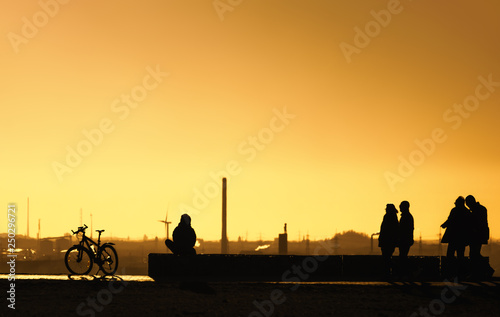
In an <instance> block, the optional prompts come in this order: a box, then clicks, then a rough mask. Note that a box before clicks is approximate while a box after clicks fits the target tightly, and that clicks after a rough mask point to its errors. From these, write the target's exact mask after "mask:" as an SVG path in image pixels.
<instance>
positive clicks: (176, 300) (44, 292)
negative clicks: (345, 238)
mask: <svg viewBox="0 0 500 317" xmlns="http://www.w3.org/2000/svg"><path fill="white" fill-rule="evenodd" d="M0 282H1V285H2V294H4V296H5V294H6V292H5V289H7V290H8V286H9V285H8V284H9V283H8V281H7V280H5V279H3V280H0ZM126 283H128V284H126ZM15 291H16V305H15V307H16V310H15V312H14V311H13V310H11V309H8V307H7V304H8V302H7V301H6V299H5V297H4V296H3V297H4V299H3V300H2V307H1V308H0V315H1V316H496V317H498V316H500V282H499V281H495V282H487V283H473V282H466V283H463V284H453V285H447V284H446V283H443V282H439V283H429V284H425V283H424V284H422V283H401V282H397V283H380V282H366V283H363V282H334V283H303V284H283V283H278V284H277V283H252V282H209V283H201V282H200V283H197V282H189V283H179V282H177V283H163V284H160V283H156V282H150V281H149V282H137V281H129V282H123V281H121V280H119V279H118V280H92V279H90V280H86V279H83V280H81V279H79V280H69V279H67V280H16V289H15ZM259 306H260V309H259Z"/></svg>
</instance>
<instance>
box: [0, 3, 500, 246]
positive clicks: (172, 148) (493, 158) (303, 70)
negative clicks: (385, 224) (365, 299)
mask: <svg viewBox="0 0 500 317" xmlns="http://www.w3.org/2000/svg"><path fill="white" fill-rule="evenodd" d="M499 12H500V4H499V2H498V1H494V0H491V1H486V0H485V1H465V0H464V1H453V2H451V1H430V0H418V1H409V0H401V1H399V2H398V1H394V0H391V1H359V0H358V1H326V0H315V1H309V0H307V1H306V0H302V1H294V0H288V1H281V0H245V1H237V0H233V1H229V0H217V1H213V0H198V1H194V0H190V1H185V0H175V1H173V0H171V1H170V0H163V1H160V0H146V1H128V0H120V1H118V0H114V1H96V0H86V1H67V0H65V1H62V0H61V1H56V0H41V1H40V2H38V1H3V2H2V3H1V4H0V29H1V31H2V32H1V36H2V38H3V39H2V40H1V41H0V54H1V55H0V56H1V58H0V69H1V76H0V87H1V88H0V92H1V93H0V101H1V105H0V107H1V108H0V109H1V115H0V134H1V138H0V148H1V151H2V157H1V162H2V164H1V165H0V190H1V191H0V206H3V207H1V208H3V209H4V210H5V214H4V215H6V214H7V205H8V204H9V203H15V204H17V208H18V212H17V230H18V234H25V233H26V229H27V228H26V226H27V224H26V207H27V206H26V205H27V198H28V197H29V199H30V235H31V236H32V237H36V233H37V224H38V219H41V234H42V237H49V236H57V235H62V234H64V233H67V232H69V231H70V230H71V229H76V227H77V226H79V225H80V208H82V209H83V221H84V223H87V224H88V225H89V226H90V213H92V214H93V224H94V229H99V228H103V229H106V233H105V237H108V238H109V237H110V236H111V235H112V236H114V237H127V236H129V237H130V238H142V237H143V236H144V234H146V235H147V236H148V237H149V238H154V237H155V236H159V237H160V238H164V236H165V231H164V226H163V224H161V223H159V222H158V220H159V219H164V217H165V213H166V211H167V209H169V220H170V221H172V222H173V225H174V226H175V225H176V224H177V223H178V221H179V218H180V215H181V214H182V213H183V212H187V213H189V214H190V215H191V217H192V224H193V227H194V228H195V230H196V232H197V234H198V237H200V238H203V239H206V240H216V239H220V234H221V196H222V195H221V188H220V183H221V181H220V179H221V177H222V176H223V175H226V176H227V177H228V236H229V239H230V240H236V239H237V238H238V236H241V237H242V238H245V237H248V239H249V240H255V239H259V238H260V237H262V238H263V239H273V238H274V237H277V235H278V233H281V232H282V230H283V224H284V223H285V222H286V223H287V224H288V233H289V240H296V239H298V238H299V235H300V237H301V238H302V236H303V235H304V234H307V233H309V235H310V238H311V239H325V238H331V237H332V236H333V235H334V234H335V232H336V231H338V232H342V231H344V230H349V229H354V230H356V231H360V232H365V233H367V234H371V233H374V232H378V231H379V228H380V223H381V221H382V217H383V215H384V213H385V205H386V204H387V203H394V204H396V205H397V206H398V205H399V203H400V202H401V201H402V200H408V201H410V203H411V207H410V210H411V212H412V214H413V216H414V218H415V236H416V237H418V236H419V235H420V234H421V235H422V237H423V238H424V239H437V235H438V233H439V226H440V225H441V224H442V223H443V222H444V221H445V220H446V218H447V217H448V214H449V211H450V209H451V208H452V207H453V202H454V201H455V199H456V197H457V196H459V195H463V196H466V195H468V194H473V195H475V196H476V198H477V200H478V201H479V202H481V203H482V204H483V205H485V206H486V207H487V208H488V212H489V215H488V216H489V224H490V229H491V235H492V237H493V238H500V198H499V179H500V164H499V159H498V158H499V155H500V147H499V144H500V120H499V119H500V117H499V109H500V58H499V57H500V41H499V40H498V39H499V35H500V34H499V32H500V19H498V13H499ZM214 179H215V180H216V181H215V180H214ZM2 218H3V220H2V221H1V222H0V225H1V224H3V225H2V228H0V232H6V231H7V230H6V229H7V225H6V219H7V218H6V217H2ZM174 226H172V228H171V229H173V228H174Z"/></svg>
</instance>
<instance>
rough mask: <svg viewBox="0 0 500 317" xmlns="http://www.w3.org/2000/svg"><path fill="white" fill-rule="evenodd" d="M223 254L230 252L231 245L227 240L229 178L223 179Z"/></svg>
mask: <svg viewBox="0 0 500 317" xmlns="http://www.w3.org/2000/svg"><path fill="white" fill-rule="evenodd" d="M220 245H221V251H220V253H221V254H228V252H229V247H228V241H227V180H226V178H225V177H224V178H223V179H222V236H221V240H220Z"/></svg>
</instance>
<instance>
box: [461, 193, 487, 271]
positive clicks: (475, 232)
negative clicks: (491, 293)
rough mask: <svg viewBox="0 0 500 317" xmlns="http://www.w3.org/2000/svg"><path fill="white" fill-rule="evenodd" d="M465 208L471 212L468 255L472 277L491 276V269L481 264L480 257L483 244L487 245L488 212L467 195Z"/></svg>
mask: <svg viewBox="0 0 500 317" xmlns="http://www.w3.org/2000/svg"><path fill="white" fill-rule="evenodd" d="M465 202H466V203H467V207H469V208H470V210H471V222H470V227H471V231H470V232H471V237H470V249H469V255H470V259H471V266H472V272H471V273H472V276H480V275H481V274H486V275H490V273H491V275H492V274H493V272H491V271H492V270H493V269H492V268H491V267H490V266H489V264H488V265H486V264H483V256H482V255H481V247H482V245H483V244H488V240H489V239H490V228H489V227H488V211H487V210H486V207H484V206H483V205H481V204H480V203H479V202H477V201H476V198H474V196H472V195H469V196H467V197H466V198H465Z"/></svg>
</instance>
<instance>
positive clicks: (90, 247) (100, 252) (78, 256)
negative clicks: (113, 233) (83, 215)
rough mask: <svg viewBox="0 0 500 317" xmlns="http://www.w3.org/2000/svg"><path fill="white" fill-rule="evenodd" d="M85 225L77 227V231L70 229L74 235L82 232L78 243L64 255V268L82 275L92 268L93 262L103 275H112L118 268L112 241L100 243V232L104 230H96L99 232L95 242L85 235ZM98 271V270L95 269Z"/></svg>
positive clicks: (116, 255)
mask: <svg viewBox="0 0 500 317" xmlns="http://www.w3.org/2000/svg"><path fill="white" fill-rule="evenodd" d="M87 228H88V227H87V225H83V227H78V230H77V231H73V230H71V232H73V234H74V235H77V234H79V233H81V234H82V239H81V241H80V243H79V244H76V245H74V246H72V247H71V248H69V249H68V251H67V252H66V255H65V256H64V264H66V268H67V269H68V270H69V271H70V272H71V273H73V274H78V275H84V274H88V273H89V272H90V271H91V270H92V266H93V265H94V262H95V263H96V264H97V265H99V269H100V270H101V271H102V272H104V274H105V275H113V274H114V273H115V272H116V269H117V268H118V254H117V253H116V250H115V248H114V247H113V245H114V243H110V242H106V243H103V245H101V233H103V232H104V230H96V231H97V232H98V233H99V238H98V239H97V243H95V241H93V240H92V239H90V238H89V237H87V236H86V235H85V229H87ZM97 272H99V271H97Z"/></svg>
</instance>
